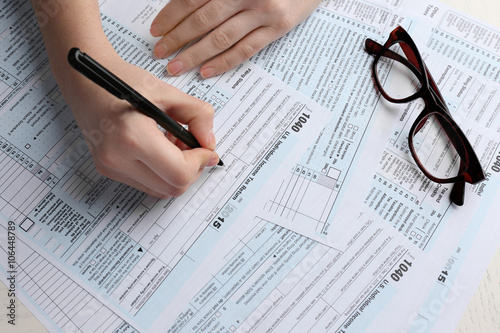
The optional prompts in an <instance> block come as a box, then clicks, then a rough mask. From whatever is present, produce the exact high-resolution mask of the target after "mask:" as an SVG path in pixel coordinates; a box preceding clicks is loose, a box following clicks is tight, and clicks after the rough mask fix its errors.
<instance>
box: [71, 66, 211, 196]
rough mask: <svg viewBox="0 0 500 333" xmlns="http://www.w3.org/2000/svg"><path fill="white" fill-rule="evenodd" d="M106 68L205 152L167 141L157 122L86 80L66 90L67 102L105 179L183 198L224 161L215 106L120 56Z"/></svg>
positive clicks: (167, 138)
mask: <svg viewBox="0 0 500 333" xmlns="http://www.w3.org/2000/svg"><path fill="white" fill-rule="evenodd" d="M106 63H107V64H104V63H103V64H104V66H105V67H107V68H108V69H109V70H110V71H112V72H113V73H115V74H116V75H117V76H118V77H120V78H121V79H122V80H123V81H125V82H127V83H128V84H129V85H131V86H132V87H133V88H134V89H136V90H137V91H138V92H140V93H141V94H143V95H144V96H145V97H146V98H148V99H149V100H150V101H152V102H153V103H154V104H156V105H157V106H158V107H159V108H160V109H162V110H163V111H165V112H166V113H167V114H168V115H169V116H170V117H172V118H173V119H175V120H177V121H179V122H180V123H182V124H187V125H188V127H189V131H191V133H192V134H193V135H194V136H195V137H196V138H197V140H198V141H199V142H200V144H201V145H202V146H203V147H205V148H196V149H188V148H187V147H186V146H185V145H184V144H182V143H181V142H179V141H177V140H176V139H175V138H173V137H170V136H166V135H165V134H164V133H163V132H162V131H161V130H160V129H159V128H158V126H157V124H156V122H155V121H154V120H153V119H151V118H149V117H147V116H145V115H143V114H142V113H140V112H139V111H137V110H135V109H134V107H133V106H132V105H130V104H129V103H128V102H126V101H123V100H120V99H118V98H116V97H114V96H113V95H111V94H110V93H108V92H107V91H105V90H104V89H102V88H101V87H99V86H97V85H96V84H94V83H93V82H91V81H90V80H88V79H87V78H84V77H80V78H79V79H78V80H73V82H75V84H74V85H73V86H71V87H68V86H66V87H65V88H63V95H64V96H65V99H66V102H67V103H68V105H69V106H70V108H71V109H72V111H73V113H74V115H75V118H76V120H77V123H78V125H79V127H80V129H81V131H82V134H83V136H84V137H85V140H86V141H87V144H88V146H89V147H90V150H91V153H92V156H93V159H94V163H95V166H96V168H97V170H98V171H99V172H100V173H101V174H102V175H104V176H107V177H109V178H111V179H114V180H117V181H120V182H122V183H125V184H128V185H131V186H133V187H135V188H137V189H139V190H142V191H144V192H146V193H148V194H150V195H153V196H156V197H160V198H167V197H171V196H179V195H181V194H182V193H183V192H184V191H185V190H186V189H187V188H188V187H189V186H190V185H191V184H192V183H193V182H194V181H195V180H196V179H197V178H198V177H199V175H200V173H201V171H202V170H203V168H204V167H209V166H214V165H216V164H217V162H218V161H219V157H218V155H217V154H216V153H215V152H214V151H213V149H215V136H214V134H213V131H212V126H213V116H214V110H213V108H212V106H211V105H210V104H208V103H206V102H203V101H201V100H199V99H197V98H194V97H192V96H190V95H187V94H185V93H183V92H181V91H179V90H178V89H176V88H174V87H172V86H170V85H168V84H166V83H164V82H162V81H160V80H159V79H157V78H156V77H154V76H153V75H152V74H150V73H148V72H147V71H144V70H143V69H141V68H139V67H136V66H133V65H131V64H129V63H127V62H125V61H123V60H122V59H121V58H120V57H118V56H116V58H115V59H114V60H113V61H109V59H108V61H107V62H106Z"/></svg>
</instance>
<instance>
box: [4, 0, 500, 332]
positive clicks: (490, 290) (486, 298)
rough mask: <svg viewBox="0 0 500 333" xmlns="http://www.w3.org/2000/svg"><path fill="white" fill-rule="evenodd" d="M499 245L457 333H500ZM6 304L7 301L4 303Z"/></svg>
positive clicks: (473, 10)
mask: <svg viewBox="0 0 500 333" xmlns="http://www.w3.org/2000/svg"><path fill="white" fill-rule="evenodd" d="M441 1H442V2H444V3H446V4H448V5H450V6H453V7H454V8H456V9H458V10H460V11H462V12H465V13H468V14H470V15H472V16H475V17H477V18H479V19H481V20H483V21H485V22H488V23H489V24H492V25H495V26H497V27H500V0H441ZM498 244H499V248H498V250H497V252H496V253H495V255H494V256H493V258H492V260H491V262H490V265H489V266H488V269H487V270H486V272H485V274H484V276H483V280H482V281H481V283H480V285H479V287H478V289H477V291H476V293H475V295H474V296H473V298H472V299H471V302H470V304H469V307H468V308H467V310H466V311H465V313H464V315H463V317H462V320H461V321H460V323H459V325H458V326H457V328H456V330H455V331H456V333H475V332H484V333H490V332H500V316H499V315H498V314H499V313H500V311H499V310H500V239H499V242H498ZM6 292H7V289H6V288H5V285H4V284H3V283H1V282H0V293H2V294H4V293H6ZM7 301H8V299H7V298H3V297H1V298H0V307H1V308H2V309H4V308H5V306H7V303H6V302H7ZM4 303H5V304H4ZM17 306H18V307H17V309H16V310H17V311H16V322H17V325H16V326H15V327H12V326H11V325H8V327H7V326H6V325H7V324H6V321H5V316H2V317H1V318H0V332H5V328H6V327H7V328H8V332H12V333H16V332H22V333H44V332H47V330H46V329H45V328H44V327H43V326H42V325H41V324H40V323H39V322H38V320H37V319H36V318H35V317H34V316H33V315H32V314H31V313H30V312H29V310H27V309H26V308H25V307H24V306H22V304H19V303H18V304H17Z"/></svg>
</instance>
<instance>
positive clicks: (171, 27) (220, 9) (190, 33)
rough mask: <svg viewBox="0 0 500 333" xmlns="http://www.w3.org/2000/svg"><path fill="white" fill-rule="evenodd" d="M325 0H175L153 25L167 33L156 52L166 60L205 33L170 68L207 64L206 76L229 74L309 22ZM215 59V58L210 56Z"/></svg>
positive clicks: (157, 34)
mask: <svg viewBox="0 0 500 333" xmlns="http://www.w3.org/2000/svg"><path fill="white" fill-rule="evenodd" d="M319 3H320V0H191V1H186V0H172V1H170V3H168V4H167V5H166V6H165V7H164V8H163V9H162V10H161V11H160V12H159V13H158V15H157V16H156V18H155V19H154V20H153V22H152V24H151V34H152V35H153V36H155V37H160V36H162V37H161V39H160V40H159V41H158V42H157V44H156V46H155V49H154V53H155V55H156V56H157V57H159V58H165V57H168V56H169V55H171V54H172V53H174V52H175V51H177V50H179V49H180V48H181V47H182V46H184V45H186V44H187V43H189V42H191V41H193V40H195V39H197V38H198V37H201V36H204V35H205V34H207V33H208V34H207V35H206V36H204V37H203V38H201V40H199V41H198V42H196V43H195V44H194V45H192V46H191V47H189V48H188V49H186V50H184V51H183V52H181V53H180V54H179V55H177V56H176V57H175V58H174V59H172V60H171V61H170V62H169V64H168V66H167V70H168V72H169V74H171V75H180V74H182V73H185V72H187V71H189V70H191V69H192V68H194V67H196V66H198V65H200V64H202V63H204V62H206V61H207V60H208V61H207V62H206V63H205V64H204V65H203V66H202V67H201V75H202V76H203V77H205V78H207V77H212V76H214V75H218V74H221V73H224V72H225V71H227V70H229V69H231V68H233V67H235V66H236V65H238V64H240V63H242V62H243V61H245V60H247V59H248V58H250V57H251V56H253V55H254V54H255V53H257V52H258V51H260V50H261V49H262V48H264V47H265V46H266V45H267V44H269V43H271V42H273V41H274V40H276V39H278V38H279V37H281V36H283V35H285V34H286V33H287V32H288V31H290V30H291V29H292V28H293V27H295V26H296V25H297V24H299V23H300V22H302V21H303V20H305V19H306V18H307V17H308V16H309V15H310V14H311V13H312V11H313V10H314V9H315V8H316V7H317V6H318V4H319ZM209 59H210V60H209Z"/></svg>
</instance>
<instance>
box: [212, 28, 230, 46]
mask: <svg viewBox="0 0 500 333" xmlns="http://www.w3.org/2000/svg"><path fill="white" fill-rule="evenodd" d="M212 41H213V44H214V46H215V47H216V48H217V49H219V50H227V49H228V48H230V47H231V46H232V44H233V43H232V42H231V38H230V36H229V35H228V34H227V33H226V32H225V31H223V30H221V29H217V30H214V31H213V32H212Z"/></svg>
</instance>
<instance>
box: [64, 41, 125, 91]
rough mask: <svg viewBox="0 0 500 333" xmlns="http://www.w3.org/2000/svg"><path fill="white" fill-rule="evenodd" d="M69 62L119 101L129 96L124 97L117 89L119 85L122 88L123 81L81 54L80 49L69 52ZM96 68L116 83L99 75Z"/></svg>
mask: <svg viewBox="0 0 500 333" xmlns="http://www.w3.org/2000/svg"><path fill="white" fill-rule="evenodd" d="M68 62H69V64H70V65H71V66H72V67H73V68H74V69H76V70H77V71H78V72H80V73H81V74H83V75H84V76H86V77H87V78H89V79H90V80H92V81H93V82H95V83H96V84H98V85H99V86H101V87H102V88H104V89H106V90H107V91H108V92H109V93H111V94H113V95H114V96H116V97H118V98H119V99H126V98H127V96H125V95H123V93H122V91H120V89H117V88H115V87H116V86H117V85H119V86H122V85H123V83H122V81H121V80H120V79H118V78H117V77H116V76H115V75H113V73H111V72H110V71H108V70H107V69H106V68H104V67H102V66H101V65H99V64H98V63H97V62H95V61H94V60H93V59H92V58H91V57H89V56H87V54H85V53H83V52H81V51H80V49H78V48H76V47H74V48H72V49H71V50H70V51H69V53H68ZM96 68H98V71H103V72H107V73H106V74H108V77H110V78H112V79H114V81H115V82H114V83H111V82H109V81H108V80H106V79H105V78H103V77H102V76H101V75H99V74H98V71H96V70H95V69H96Z"/></svg>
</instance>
